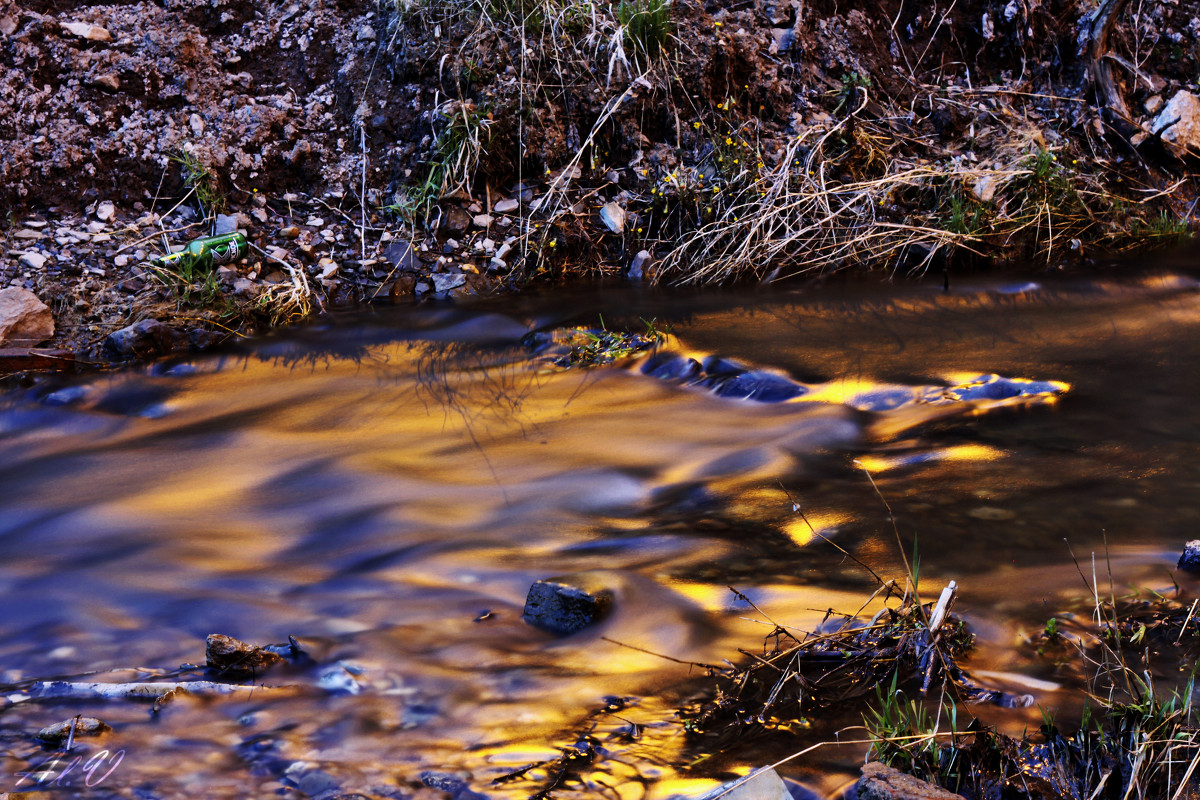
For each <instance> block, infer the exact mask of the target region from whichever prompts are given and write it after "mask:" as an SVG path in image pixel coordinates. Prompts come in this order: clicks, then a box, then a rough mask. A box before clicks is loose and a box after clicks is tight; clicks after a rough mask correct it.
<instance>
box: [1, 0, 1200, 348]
mask: <svg viewBox="0 0 1200 800" xmlns="http://www.w3.org/2000/svg"><path fill="white" fill-rule="evenodd" d="M1198 32H1200V4H1198V3H1195V2H1184V1H1183V0H1180V1H1179V2H1172V3H1156V4H1149V5H1140V4H1130V3H1125V2H1120V0H1104V2H1102V3H1100V4H1098V5H1097V4H1094V3H1091V2H1068V1H1067V0H1044V1H1042V2H1039V0H1011V2H1001V1H1000V0H963V1H961V2H957V3H952V4H950V5H949V6H948V7H947V8H946V9H941V8H931V7H928V6H927V5H926V4H912V3H904V2H900V0H884V2H881V3H869V4H868V3H844V2H843V3H836V2H832V1H828V2H801V0H782V1H781V2H772V1H771V0H751V1H750V2H745V3H737V4H732V5H727V4H717V3H711V4H707V5H706V4H702V3H698V2H689V1H687V0H675V2H673V3H667V2H662V1H661V0H626V1H625V2H622V3H618V4H615V5H614V4H609V3H600V4H593V3H589V2H578V0H450V2H440V1H439V2H433V1H432V0H399V2H394V1H389V2H379V3H370V2H350V1H349V0H341V1H340V2H335V0H295V1H294V2H268V3H248V2H242V1H241V0H163V1H162V2H158V3H150V2H141V3H108V4H105V3H96V2H82V3H67V2H61V1H60V0H27V1H26V2H14V1H13V0H0V53H3V58H2V59H0V108H2V109H3V113H0V139H3V140H4V141H5V143H6V145H5V147H4V148H2V149H0V203H2V204H3V208H4V209H5V210H6V211H7V214H6V225H5V227H4V230H3V233H2V234H0V239H2V240H3V241H2V242H0V244H2V245H3V248H4V249H3V258H2V259H0V285H2V286H21V287H24V288H27V289H29V290H31V291H33V292H34V293H36V294H38V295H39V296H40V297H42V299H43V300H44V301H45V302H46V303H48V304H49V305H50V306H51V308H52V309H53V310H54V313H55V318H56V322H57V324H58V333H57V334H56V336H55V338H54V339H53V340H52V341H51V342H50V344H51V345H54V346H59V347H64V348H67V349H71V350H75V351H84V352H90V353H92V354H93V355H97V354H100V353H101V350H102V344H103V342H104V340H105V337H106V336H107V335H108V334H109V333H111V332H112V331H113V330H116V329H117V328H120V327H124V326H126V325H129V324H132V323H136V322H139V321H145V320H149V319H156V320H161V321H164V322H166V323H168V324H172V325H176V326H177V327H180V326H181V327H193V328H194V327H196V326H197V325H200V326H201V327H203V328H205V329H206V330H208V331H209V332H210V333H211V334H212V336H211V337H201V338H202V339H204V340H205V341H208V340H211V339H212V338H214V337H215V338H217V339H219V338H220V337H221V336H227V335H231V333H230V332H236V333H245V332H247V331H250V330H254V329H257V328H261V327H263V326H265V325H271V324H278V323H280V322H284V321H292V320H295V319H297V318H300V317H302V316H304V315H305V314H308V313H312V312H319V311H320V310H321V309H322V308H328V307H330V306H333V305H337V304H341V303H346V302H361V301H364V300H369V299H376V300H378V299H380V298H383V297H387V298H391V299H400V298H405V297H412V296H422V297H423V296H436V295H447V294H448V295H456V294H470V293H487V292H495V291H503V290H507V289H511V288H514V287H520V286H523V285H526V284H527V283H529V282H530V281H535V280H548V279H558V278H562V277H578V276H591V277H598V276H619V275H627V274H629V273H630V270H631V268H633V272H632V277H634V278H635V279H636V278H638V276H641V278H642V279H650V280H659V281H665V282H725V281H734V280H765V279H777V278H783V277H787V276H790V275H793V274H798V273H806V272H811V271H828V270H832V269H839V268H844V267H862V268H873V269H884V270H889V271H890V272H900V273H903V272H911V271H921V270H927V269H929V268H930V267H937V268H941V267H944V266H946V265H947V264H951V265H952V264H955V263H962V262H964V261H969V260H972V259H979V258H986V259H997V258H999V259H1026V260H1028V259H1032V260H1034V261H1035V262H1036V263H1038V264H1044V265H1046V266H1048V267H1060V266H1062V265H1064V264H1069V263H1077V262H1080V261H1085V260H1087V259H1089V258H1092V257H1095V256H1097V255H1100V254H1105V253H1111V252H1121V251H1124V250H1128V249H1131V248H1139V247H1146V246H1155V245H1165V244H1171V243H1174V242H1176V241H1178V240H1179V239H1181V238H1182V237H1185V236H1187V235H1189V234H1190V230H1191V228H1192V226H1193V225H1194V220H1195V216H1194V214H1195V210H1196V199H1197V197H1198V196H1200V195H1197V186H1196V183H1195V180H1194V178H1193V177H1192V173H1191V170H1192V168H1193V167H1194V164H1195V162H1194V153H1192V152H1189V146H1190V147H1195V146H1196V142H1195V141H1193V140H1192V139H1191V138H1189V137H1191V136H1193V134H1194V135H1195V136H1196V137H1200V116H1197V117H1196V124H1197V128H1196V129H1195V131H1192V129H1191V128H1190V127H1189V126H1190V125H1191V120H1192V117H1191V116H1189V114H1191V113H1192V106H1191V105H1189V102H1190V101H1189V98H1192V95H1191V94H1190V91H1191V90H1195V89H1197V87H1196V84H1195V81H1196V77H1197V75H1198V74H1200V53H1198V52H1197V34H1198ZM1192 99H1194V98H1192ZM1195 111H1196V113H1197V114H1198V115H1200V101H1198V102H1197V104H1196V108H1195ZM1198 141H1200V139H1198ZM1189 143H1190V144H1189ZM180 201H182V202H180ZM108 203H112V204H113V207H112V209H111V211H110V209H109V207H108V205H107V204H108ZM218 213H224V214H226V215H227V218H226V219H224V220H223V221H222V222H221V225H222V227H223V228H225V229H227V228H230V227H238V228H241V229H242V230H244V231H246V233H247V234H248V235H249V237H250V238H251V240H252V242H253V243H254V244H255V245H256V246H257V247H258V250H256V251H255V252H253V253H251V256H250V258H248V259H244V260H242V261H241V262H239V263H237V264H234V265H231V266H230V267H228V268H226V269H224V270H222V271H221V272H220V273H219V274H214V275H212V276H211V277H208V276H201V277H202V278H203V280H197V281H192V282H191V283H189V282H187V281H185V280H181V279H179V278H178V276H172V275H164V274H160V273H155V272H154V271H152V270H149V269H147V268H146V266H145V261H146V259H148V258H151V257H153V256H154V255H156V254H159V253H161V252H163V250H164V249H165V247H167V246H169V245H176V246H177V245H178V244H180V243H182V242H184V241H186V240H187V239H189V238H193V237H195V236H199V235H204V234H207V233H209V232H211V231H212V230H213V221H214V219H215V218H216V215H217V214H218ZM164 230H165V231H167V232H168V237H167V240H166V241H164V238H163V236H162V233H163V231H164ZM180 341H182V340H180ZM189 341H190V340H189ZM0 346H3V345H2V344H0Z"/></svg>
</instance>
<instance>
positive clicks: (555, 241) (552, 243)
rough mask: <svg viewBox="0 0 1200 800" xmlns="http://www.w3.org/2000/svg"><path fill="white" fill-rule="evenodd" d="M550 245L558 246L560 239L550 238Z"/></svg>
mask: <svg viewBox="0 0 1200 800" xmlns="http://www.w3.org/2000/svg"><path fill="white" fill-rule="evenodd" d="M550 246H551V247H557V246H558V239H551V240H550Z"/></svg>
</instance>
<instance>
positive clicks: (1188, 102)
mask: <svg viewBox="0 0 1200 800" xmlns="http://www.w3.org/2000/svg"><path fill="white" fill-rule="evenodd" d="M1152 130H1153V131H1154V132H1155V133H1157V134H1161V136H1162V138H1163V141H1165V142H1170V143H1171V144H1175V145H1178V146H1179V147H1183V148H1187V149H1190V150H1195V151H1197V152H1200V98H1197V97H1196V95H1194V94H1192V93H1191V92H1188V91H1183V90H1181V91H1178V92H1176V93H1175V96H1174V97H1172V98H1171V99H1170V101H1169V102H1168V103H1167V106H1166V108H1164V109H1163V110H1162V112H1161V113H1160V114H1159V115H1158V117H1156V118H1155V120H1154V124H1153V125H1152Z"/></svg>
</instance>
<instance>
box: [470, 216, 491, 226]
mask: <svg viewBox="0 0 1200 800" xmlns="http://www.w3.org/2000/svg"><path fill="white" fill-rule="evenodd" d="M493 220H495V217H493V216H492V215H491V214H477V215H475V218H474V219H473V220H471V221H472V222H474V223H475V227H476V228H486V227H487V226H489V225H491V224H492V221H493Z"/></svg>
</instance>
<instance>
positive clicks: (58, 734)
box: [37, 717, 112, 744]
mask: <svg viewBox="0 0 1200 800" xmlns="http://www.w3.org/2000/svg"><path fill="white" fill-rule="evenodd" d="M72 726H74V728H75V732H74V734H72V733H71V727H72ZM111 730H112V728H110V727H109V726H107V725H105V724H104V723H103V722H101V721H100V720H98V719H96V718H95V717H75V718H74V719H69V720H66V721H65V722H56V723H54V724H53V725H47V726H46V727H44V728H42V729H41V730H40V731H38V732H37V738H39V739H41V740H42V741H43V742H53V743H55V744H57V743H59V742H65V741H66V740H67V739H68V738H70V737H75V738H78V737H80V736H99V735H100V734H102V733H107V732H108V731H111Z"/></svg>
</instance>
